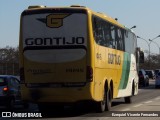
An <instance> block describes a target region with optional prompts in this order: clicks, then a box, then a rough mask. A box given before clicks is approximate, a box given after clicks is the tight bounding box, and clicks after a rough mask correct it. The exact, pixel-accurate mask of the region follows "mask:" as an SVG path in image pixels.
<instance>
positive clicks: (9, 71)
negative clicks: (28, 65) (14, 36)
mask: <svg viewBox="0 0 160 120" xmlns="http://www.w3.org/2000/svg"><path fill="white" fill-rule="evenodd" d="M0 74H1V75H19V64H18V63H7V62H3V63H0Z"/></svg>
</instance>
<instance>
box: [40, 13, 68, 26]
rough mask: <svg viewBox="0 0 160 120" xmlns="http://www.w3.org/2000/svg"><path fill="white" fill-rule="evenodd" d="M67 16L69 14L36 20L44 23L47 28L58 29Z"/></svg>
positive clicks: (51, 15)
mask: <svg viewBox="0 0 160 120" xmlns="http://www.w3.org/2000/svg"><path fill="white" fill-rule="evenodd" d="M67 16H69V14H50V15H48V16H47V17H46V18H38V19H37V20H39V21H41V22H43V23H46V26H47V27H50V28H59V27H61V26H63V19H64V18H66V17H67Z"/></svg>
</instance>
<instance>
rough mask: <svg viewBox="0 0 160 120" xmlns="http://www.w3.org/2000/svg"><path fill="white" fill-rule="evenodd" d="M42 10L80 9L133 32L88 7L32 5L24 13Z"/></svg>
mask: <svg viewBox="0 0 160 120" xmlns="http://www.w3.org/2000/svg"><path fill="white" fill-rule="evenodd" d="M42 9H46V10H47V9H79V10H80V9H81V10H86V11H87V12H88V13H91V14H94V15H96V16H99V17H100V18H102V19H105V20H107V21H108V22H110V23H112V24H114V25H117V26H119V27H121V28H123V29H126V30H128V31H130V32H133V31H132V30H131V29H129V28H127V27H126V26H124V25H122V24H120V23H119V22H118V21H117V20H116V19H114V18H112V17H110V16H108V15H106V14H103V13H100V12H94V11H93V10H91V9H90V8H88V7H85V6H80V5H71V6H69V7H46V6H44V5H33V6H29V7H28V9H27V10H25V11H30V10H42Z"/></svg>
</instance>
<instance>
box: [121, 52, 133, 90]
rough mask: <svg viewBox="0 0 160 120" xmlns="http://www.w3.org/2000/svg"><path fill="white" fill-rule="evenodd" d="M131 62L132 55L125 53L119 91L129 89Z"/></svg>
mask: <svg viewBox="0 0 160 120" xmlns="http://www.w3.org/2000/svg"><path fill="white" fill-rule="evenodd" d="M130 61H131V55H130V54H128V53H124V58H123V68H122V76H121V81H120V86H119V89H125V88H126V87H127V83H128V78H129V73H130Z"/></svg>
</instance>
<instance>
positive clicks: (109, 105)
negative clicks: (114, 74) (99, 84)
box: [106, 88, 112, 111]
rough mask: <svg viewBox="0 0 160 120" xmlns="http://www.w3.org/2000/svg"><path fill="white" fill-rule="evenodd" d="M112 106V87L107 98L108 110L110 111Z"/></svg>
mask: <svg viewBox="0 0 160 120" xmlns="http://www.w3.org/2000/svg"><path fill="white" fill-rule="evenodd" d="M111 106H112V90H111V88H110V89H109V90H108V92H107V99H106V111H109V110H110V109H111Z"/></svg>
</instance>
